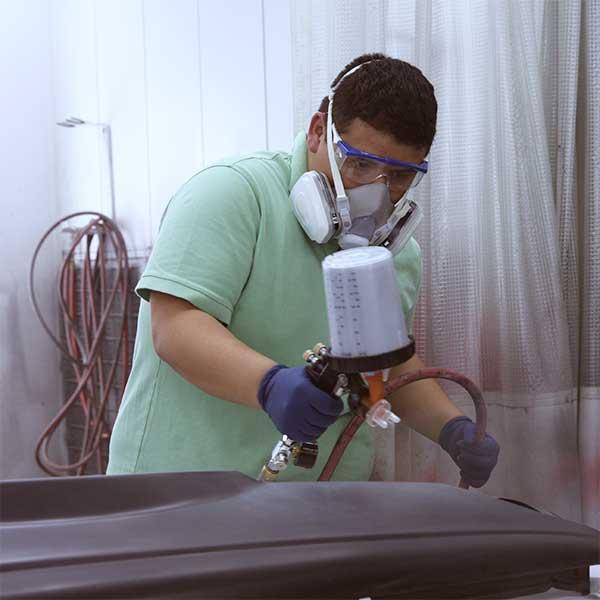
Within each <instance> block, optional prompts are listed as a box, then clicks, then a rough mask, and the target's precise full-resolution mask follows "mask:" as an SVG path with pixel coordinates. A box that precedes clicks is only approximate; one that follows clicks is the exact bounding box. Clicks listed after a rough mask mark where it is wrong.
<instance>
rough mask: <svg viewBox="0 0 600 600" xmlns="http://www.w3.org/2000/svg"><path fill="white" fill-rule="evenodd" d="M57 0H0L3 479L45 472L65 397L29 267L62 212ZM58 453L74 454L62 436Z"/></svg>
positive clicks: (47, 262) (46, 260) (51, 299)
mask: <svg viewBox="0 0 600 600" xmlns="http://www.w3.org/2000/svg"><path fill="white" fill-rule="evenodd" d="M49 21H50V5H49V4H48V3H47V2H46V0H19V2H14V1H12V2H9V1H7V0H0V82H1V83H0V86H1V88H0V89H1V92H0V115H1V117H2V144H0V182H2V195H1V196H0V210H1V211H2V219H0V265H1V267H2V268H1V269H0V479H9V478H27V477H39V476H40V475H44V473H43V472H42V471H41V470H40V469H39V468H38V467H37V465H36V463H35V460H34V450H35V445H36V442H37V440H38V438H39V436H40V434H41V433H42V431H43V430H44V428H45V427H46V425H47V424H48V423H49V422H50V421H51V420H52V418H53V417H54V415H56V413H57V412H58V410H59V408H60V406H61V405H62V390H61V381H60V372H59V364H60V355H59V353H58V351H57V350H56V348H55V347H54V345H53V344H52V342H51V341H50V338H49V337H48V336H47V335H46V333H45V332H44V330H43V329H42V326H41V325H40V323H39V322H38V320H37V319H36V317H35V315H34V312H33V310H32V308H31V304H30V302H29V293H28V271H29V264H30V261H31V258H32V255H33V251H34V248H35V246H36V244H37V243H38V241H39V239H40V238H41V236H42V234H43V233H44V231H46V229H47V228H48V227H50V225H51V224H52V223H53V222H54V221H56V220H57V219H58V217H59V207H58V203H57V201H56V193H55V185H54V184H55V162H54V136H55V134H56V129H57V128H56V126H55V125H54V124H53V122H54V107H53V98H52V63H51V59H50V56H51V36H50V22H49ZM57 262H58V254H57V253H56V251H55V246H54V245H53V243H52V240H50V241H49V243H47V244H46V245H45V246H44V248H43V249H42V254H41V255H40V257H39V260H38V262H37V264H36V270H35V283H36V295H37V299H38V304H39V306H40V309H41V311H42V312H43V314H44V316H45V318H46V319H47V321H48V323H49V325H50V326H51V327H53V328H54V330H55V331H56V330H57V325H58V324H57V319H56V315H57V314H58V312H57V302H56V287H55V286H56V270H57V266H58V265H57ZM53 442H54V443H51V444H50V447H51V449H52V450H57V452H54V451H53V452H51V459H53V460H58V461H61V460H63V459H64V457H65V455H66V451H65V450H66V449H65V445H64V443H61V442H60V436H59V435H57V436H55V438H54V439H53Z"/></svg>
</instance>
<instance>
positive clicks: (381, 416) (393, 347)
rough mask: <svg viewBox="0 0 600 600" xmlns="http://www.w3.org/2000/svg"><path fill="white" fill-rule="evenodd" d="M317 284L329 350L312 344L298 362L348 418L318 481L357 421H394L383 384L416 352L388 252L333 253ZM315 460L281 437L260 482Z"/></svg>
mask: <svg viewBox="0 0 600 600" xmlns="http://www.w3.org/2000/svg"><path fill="white" fill-rule="evenodd" d="M323 277H324V280H325V297H326V302H327V316H328V321H329V334H330V340H331V347H330V348H329V347H327V346H325V345H324V344H322V343H319V344H317V345H316V346H315V347H314V348H313V349H312V350H307V351H306V352H305V353H304V356H303V357H304V360H305V362H306V363H307V366H306V370H307V372H308V375H309V377H310V378H311V379H312V381H313V382H314V384H315V385H316V386H317V387H319V388H320V389H322V390H323V391H325V392H327V393H329V394H332V395H334V396H337V397H339V398H344V397H345V398H347V403H348V408H349V409H350V412H351V414H353V415H354V418H353V419H352V420H351V421H350V423H349V425H348V427H347V428H346V430H345V431H344V433H342V435H341V437H340V439H339V440H338V443H337V444H336V447H335V448H334V451H333V453H332V456H331V457H330V462H329V463H328V467H329V468H328V467H326V469H325V471H324V472H323V474H322V477H321V478H323V479H325V478H328V477H329V476H330V474H331V473H332V472H333V469H334V468H335V465H336V464H337V462H338V461H339V458H340V457H341V453H343V450H345V448H346V446H347V445H348V443H349V441H350V439H351V437H352V435H353V434H354V432H355V431H356V429H358V427H359V426H360V425H361V424H362V422H363V421H365V420H366V421H367V423H368V424H369V425H371V426H372V427H382V428H384V429H385V428H387V427H388V426H390V425H391V424H395V423H399V422H400V419H399V418H398V417H397V416H396V415H395V414H394V413H393V412H392V410H391V406H390V404H389V402H388V401H387V400H386V399H385V381H386V379H387V375H388V373H389V369H390V367H393V366H396V365H400V364H402V363H404V362H406V361H407V360H408V359H410V358H411V357H412V356H413V354H414V353H415V346H414V341H413V340H412V338H411V337H409V336H408V333H407V329H406V322H405V320H404V313H403V311H402V305H401V300H400V291H399V289H398V284H397V280H396V272H395V268H394V262H393V257H392V254H391V252H390V251H389V250H386V249H385V248H382V247H380V246H367V247H361V248H352V249H350V250H342V251H340V252H336V253H334V254H332V255H330V256H328V257H326V258H325V260H324V261H323ZM317 457H318V444H317V442H316V441H311V442H304V443H300V442H295V441H294V440H292V439H290V438H289V437H288V436H286V435H284V436H283V438H282V439H281V440H280V441H279V442H278V443H277V444H276V446H275V448H274V449H273V452H272V455H271V458H270V460H269V461H268V462H267V463H266V464H265V465H264V467H263V468H262V471H261V473H260V475H259V480H262V481H274V480H275V479H276V478H277V476H278V475H279V473H280V472H281V471H283V470H284V469H286V468H287V466H288V465H289V463H290V461H292V462H293V464H295V465H296V466H299V467H303V468H308V469H310V468H313V467H314V465H315V463H316V460H317ZM332 465H333V468H332Z"/></svg>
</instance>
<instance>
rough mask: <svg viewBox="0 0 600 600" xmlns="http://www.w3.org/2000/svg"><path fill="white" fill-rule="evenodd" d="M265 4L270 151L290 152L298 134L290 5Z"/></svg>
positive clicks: (268, 0) (266, 1)
mask: <svg viewBox="0 0 600 600" xmlns="http://www.w3.org/2000/svg"><path fill="white" fill-rule="evenodd" d="M263 2H264V41H265V70H266V77H265V80H266V102H267V134H268V149H269V150H285V151H288V152H289V151H290V150H291V147H292V142H293V137H294V134H295V133H296V132H295V131H294V126H293V121H294V111H293V97H292V32H291V18H290V3H289V2H283V1H282V0H263ZM306 126H308V123H307V124H306Z"/></svg>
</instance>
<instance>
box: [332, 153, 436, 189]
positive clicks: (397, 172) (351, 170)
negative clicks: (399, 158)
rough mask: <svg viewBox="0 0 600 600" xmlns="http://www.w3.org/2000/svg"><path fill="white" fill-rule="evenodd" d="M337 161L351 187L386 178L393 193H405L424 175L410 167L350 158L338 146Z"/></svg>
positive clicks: (369, 159) (357, 157)
mask: <svg viewBox="0 0 600 600" xmlns="http://www.w3.org/2000/svg"><path fill="white" fill-rule="evenodd" d="M335 159H336V162H337V164H338V168H339V169H340V173H341V174H342V177H343V179H344V181H345V182H346V183H348V184H351V185H366V184H368V183H373V181H375V180H376V179H377V178H378V177H381V176H384V177H385V178H386V179H387V182H388V185H389V188H390V190H391V191H393V192H403V191H405V190H407V189H409V188H411V187H415V186H416V185H417V184H418V183H419V182H420V181H421V179H423V175H424V173H423V172H422V171H417V170H415V169H411V168H408V167H392V166H390V165H386V164H385V163H382V162H379V161H377V160H373V159H371V158H365V157H363V156H348V155H347V154H346V152H345V151H344V149H343V148H341V147H340V146H339V145H337V144H336V147H335Z"/></svg>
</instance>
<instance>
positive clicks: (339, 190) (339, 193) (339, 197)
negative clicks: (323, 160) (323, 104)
mask: <svg viewBox="0 0 600 600" xmlns="http://www.w3.org/2000/svg"><path fill="white" fill-rule="evenodd" d="M370 62H372V61H370V60H369V61H367V62H364V63H361V64H360V65H357V66H356V67H354V68H353V69H350V70H349V71H348V72H347V73H346V74H345V75H344V76H343V77H342V78H341V79H340V80H339V81H338V82H337V84H336V86H335V87H334V88H332V89H331V93H330V94H329V107H328V109H327V156H328V158H329V166H330V167H331V174H332V175H333V185H334V186H335V193H336V204H337V209H338V212H339V215H340V218H341V220H342V231H348V230H349V229H350V228H351V227H352V218H351V217H350V203H349V202H348V196H347V195H346V190H345V189H344V184H343V182H342V175H341V174H340V170H339V168H338V166H337V162H336V161H335V155H334V150H333V128H334V125H333V96H334V93H335V90H336V88H337V87H338V86H339V85H340V83H342V81H344V79H346V77H348V75H352V73H354V71H357V70H358V69H360V68H361V67H362V66H363V65H368V64H369V63H370ZM336 133H337V132H336Z"/></svg>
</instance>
